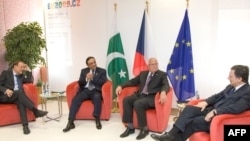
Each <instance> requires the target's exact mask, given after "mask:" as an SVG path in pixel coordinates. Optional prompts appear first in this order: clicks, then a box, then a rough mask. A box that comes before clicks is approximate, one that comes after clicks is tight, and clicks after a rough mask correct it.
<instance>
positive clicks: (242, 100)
mask: <svg viewBox="0 0 250 141" xmlns="http://www.w3.org/2000/svg"><path fill="white" fill-rule="evenodd" d="M237 95H238V96H237ZM249 109H250V87H247V88H246V89H244V90H242V92H239V93H237V92H236V93H235V96H234V97H232V98H231V99H228V100H227V101H226V102H224V104H222V106H219V107H218V108H216V111H217V114H239V113H241V112H244V111H246V110H249Z"/></svg>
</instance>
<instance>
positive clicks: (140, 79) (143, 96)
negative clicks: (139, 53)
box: [116, 58, 169, 140]
mask: <svg viewBox="0 0 250 141" xmlns="http://www.w3.org/2000/svg"><path fill="white" fill-rule="evenodd" d="M137 85H139V91H138V92H135V93H134V94H133V95H131V96H128V97H125V98H124V99H123V105H124V106H123V108H124V109H123V111H124V113H123V116H122V121H123V122H124V123H126V125H127V128H126V130H125V131H124V132H123V133H122V134H121V135H120V137H121V138H124V137H127V136H129V135H130V134H133V133H134V132H135V129H134V126H133V109H135V112H136V115H137V119H138V124H139V128H140V133H139V135H138V136H137V137H136V139H137V140H140V139H143V138H145V137H146V136H147V135H148V132H149V131H148V128H147V121H146V110H147V109H151V108H155V101H154V99H155V95H156V93H157V92H160V100H159V102H160V103H165V102H166V93H167V92H168V90H169V83H168V80H167V76H166V73H165V72H163V71H161V70H159V68H158V61H157V59H156V58H150V59H149V60H148V70H147V71H142V72H141V73H140V74H139V75H138V76H136V77H135V78H133V79H131V80H129V81H127V82H125V83H123V84H122V85H120V86H118V87H117V88H116V94H117V95H118V94H120V93H121V91H122V89H123V88H125V87H129V86H137Z"/></svg>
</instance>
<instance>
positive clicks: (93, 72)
mask: <svg viewBox="0 0 250 141" xmlns="http://www.w3.org/2000/svg"><path fill="white" fill-rule="evenodd" d="M91 73H92V74H93V75H95V71H94V70H91ZM88 83H89V85H88V89H89V90H90V91H91V90H93V89H94V88H95V85H94V84H93V83H92V82H91V80H89V82H88Z"/></svg>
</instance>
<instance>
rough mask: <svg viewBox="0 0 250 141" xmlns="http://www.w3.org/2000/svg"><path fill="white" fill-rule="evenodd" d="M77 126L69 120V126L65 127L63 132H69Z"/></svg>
mask: <svg viewBox="0 0 250 141" xmlns="http://www.w3.org/2000/svg"><path fill="white" fill-rule="evenodd" d="M74 128H75V124H74V123H73V122H68V124H67V126H66V127H65V128H64V129H63V132H68V131H69V130H71V129H74Z"/></svg>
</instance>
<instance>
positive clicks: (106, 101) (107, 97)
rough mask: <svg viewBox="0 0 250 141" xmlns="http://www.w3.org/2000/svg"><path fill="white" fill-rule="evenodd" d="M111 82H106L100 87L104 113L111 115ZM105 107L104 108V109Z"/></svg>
mask: <svg viewBox="0 0 250 141" xmlns="http://www.w3.org/2000/svg"><path fill="white" fill-rule="evenodd" d="M112 92H113V91H112V82H111V81H109V80H108V81H107V82H105V83H104V84H103V86H102V100H103V108H102V109H106V110H107V111H106V112H104V113H111V108H112V94H113V93H112ZM104 107H106V108H104Z"/></svg>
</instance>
